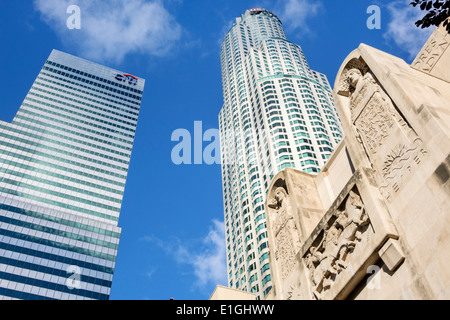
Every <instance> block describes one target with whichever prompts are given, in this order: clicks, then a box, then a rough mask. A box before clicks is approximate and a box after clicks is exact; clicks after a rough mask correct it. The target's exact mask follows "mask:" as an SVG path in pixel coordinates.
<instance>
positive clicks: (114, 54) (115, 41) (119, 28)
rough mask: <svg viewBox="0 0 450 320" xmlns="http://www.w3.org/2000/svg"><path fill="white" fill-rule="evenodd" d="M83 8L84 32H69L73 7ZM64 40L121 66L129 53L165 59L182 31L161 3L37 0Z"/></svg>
mask: <svg viewBox="0 0 450 320" xmlns="http://www.w3.org/2000/svg"><path fill="white" fill-rule="evenodd" d="M73 4H75V5H77V6H79V7H80V9H81V29H80V30H69V29H68V28H67V25H66V22H67V19H68V18H69V17H70V14H68V13H66V10H67V8H68V7H69V6H70V5H73ZM34 5H35V8H36V10H37V11H39V12H40V13H41V15H42V18H43V20H44V21H45V22H46V23H47V24H48V25H49V26H50V27H52V28H53V29H54V30H55V32H56V33H57V34H58V36H59V37H60V38H61V40H62V41H63V42H64V43H65V44H67V45H72V46H73V47H75V48H77V49H78V50H79V51H80V52H79V53H81V54H83V55H85V56H86V57H88V58H92V59H96V60H101V61H114V62H117V63H120V62H121V61H122V60H123V59H124V58H125V57H126V56H127V55H128V54H131V53H143V54H149V55H155V56H164V55H167V54H169V53H170V51H171V49H172V48H173V46H174V44H175V43H176V42H177V41H178V40H179V39H180V37H181V32H182V28H181V26H180V25H179V24H178V23H177V22H176V21H175V19H174V18H173V17H172V16H171V15H170V13H169V12H168V11H167V10H166V9H165V8H164V5H163V3H162V2H161V1H160V0H152V1H144V0H126V1H123V0H109V1H102V0H77V1H74V0H34Z"/></svg>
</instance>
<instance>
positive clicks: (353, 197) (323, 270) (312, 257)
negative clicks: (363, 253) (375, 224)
mask: <svg viewBox="0 0 450 320" xmlns="http://www.w3.org/2000/svg"><path fill="white" fill-rule="evenodd" d="M333 217H334V218H335V219H330V221H329V222H328V223H327V224H326V226H325V228H324V230H323V233H322V237H321V238H319V243H318V245H316V246H311V247H310V249H309V252H307V254H306V256H305V264H306V266H307V268H308V269H309V272H310V280H311V284H312V287H313V292H312V294H313V296H312V298H315V299H321V298H322V296H323V294H324V293H325V292H326V291H327V290H328V289H330V287H331V286H332V284H333V282H334V281H335V280H336V277H337V276H338V275H339V273H340V272H341V271H342V270H343V269H346V268H347V262H346V261H347V260H348V255H349V254H351V253H352V252H353V251H354V250H355V247H356V246H357V243H359V242H361V240H362V233H364V232H366V231H367V228H364V227H365V226H367V225H369V223H370V221H369V218H368V216H367V214H366V212H365V209H364V205H363V203H362V200H361V197H360V196H359V195H358V194H357V193H356V192H354V191H350V193H349V195H348V196H347V198H346V200H345V201H344V205H343V209H342V210H337V211H336V213H335V214H334V215H333ZM332 220H334V221H333V222H331V221H332Z"/></svg>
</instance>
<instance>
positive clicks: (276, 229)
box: [268, 187, 300, 280]
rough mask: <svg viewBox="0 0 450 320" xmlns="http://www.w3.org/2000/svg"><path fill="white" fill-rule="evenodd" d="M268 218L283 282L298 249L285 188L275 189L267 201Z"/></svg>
mask: <svg viewBox="0 0 450 320" xmlns="http://www.w3.org/2000/svg"><path fill="white" fill-rule="evenodd" d="M268 207H269V216H270V218H271V225H272V228H273V233H274V236H275V248H274V253H275V260H276V261H277V263H279V266H280V271H281V278H282V280H285V279H286V278H287V277H288V276H289V274H290V273H291V271H292V269H293V268H294V265H295V255H296V254H297V252H298V251H299V249H300V239H299V233H298V228H297V226H296V224H295V221H294V217H293V215H292V212H293V210H292V206H291V204H290V199H289V196H288V193H287V191H286V189H285V187H278V188H276V189H275V192H274V195H273V197H272V198H270V199H269V201H268Z"/></svg>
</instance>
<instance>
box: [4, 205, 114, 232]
mask: <svg viewBox="0 0 450 320" xmlns="http://www.w3.org/2000/svg"><path fill="white" fill-rule="evenodd" d="M0 210H5V211H9V212H14V213H17V214H20V215H25V216H28V217H33V218H37V219H41V220H46V221H50V222H54V223H58V224H62V225H65V226H68V227H72V228H77V229H81V230H85V231H89V232H94V233H98V234H102V235H105V236H108V237H112V238H117V239H119V238H120V233H119V232H114V231H110V230H106V229H102V228H98V227H94V226H90V225H87V224H83V223H79V222H75V221H72V220H67V219H62V218H58V217H55V216H51V215H46V214H43V213H39V212H35V211H32V210H27V209H22V208H18V207H14V206H10V205H7V204H1V203H0Z"/></svg>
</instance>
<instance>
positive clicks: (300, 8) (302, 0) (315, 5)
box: [273, 0, 322, 34]
mask: <svg viewBox="0 0 450 320" xmlns="http://www.w3.org/2000/svg"><path fill="white" fill-rule="evenodd" d="M321 8H322V3H321V2H320V1H311V0H279V1H278V3H277V4H276V5H275V8H274V11H273V12H274V13H275V14H276V15H277V16H278V17H279V18H280V20H281V21H282V22H283V25H285V26H286V28H287V30H290V31H293V30H295V31H299V32H301V33H302V34H305V33H307V32H309V31H310V29H309V28H308V23H307V19H308V18H311V17H314V16H316V15H317V14H318V13H319V11H320V9H321Z"/></svg>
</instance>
